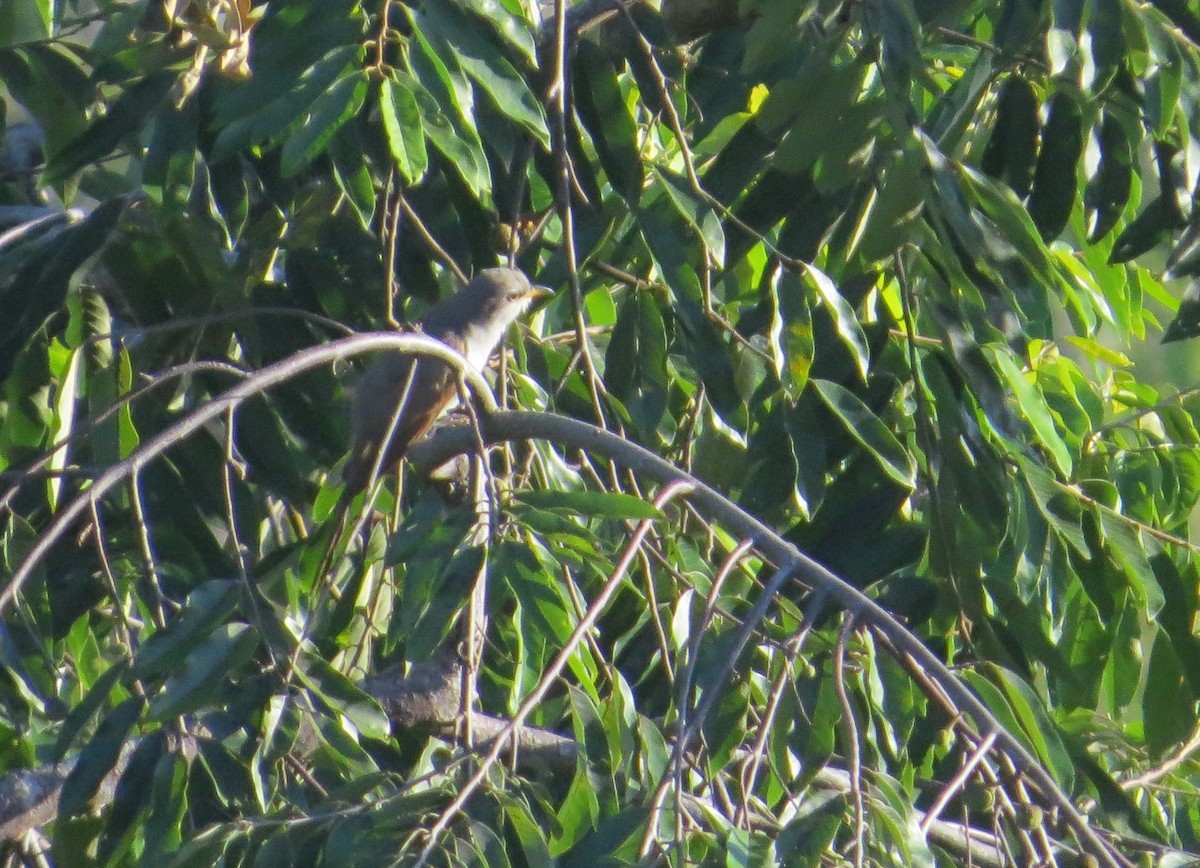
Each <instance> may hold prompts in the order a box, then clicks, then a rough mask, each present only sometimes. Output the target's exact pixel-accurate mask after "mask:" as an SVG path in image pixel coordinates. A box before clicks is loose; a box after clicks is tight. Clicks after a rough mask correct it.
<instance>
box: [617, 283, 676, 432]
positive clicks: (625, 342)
mask: <svg viewBox="0 0 1200 868" xmlns="http://www.w3.org/2000/svg"><path fill="white" fill-rule="evenodd" d="M604 382H605V385H607V386H608V389H609V391H610V392H612V394H613V395H615V396H616V397H617V399H618V400H620V401H621V402H622V403H624V405H625V407H626V409H627V410H628V411H629V415H630V418H631V419H632V420H633V423H634V424H635V425H636V426H637V429H638V432H639V433H640V435H641V438H642V440H643V441H644V442H648V443H650V442H654V441H655V440H656V434H655V432H656V429H657V428H658V423H659V420H661V419H662V416H663V413H664V412H666V409H667V390H668V385H667V332H666V326H665V325H664V323H663V316H662V312H661V311H660V310H659V309H658V302H656V301H655V300H654V297H653V295H651V294H650V293H649V292H642V291H638V290H634V291H631V292H629V293H628V294H627V295H626V296H625V300H624V302H622V304H621V310H620V313H619V315H618V316H617V323H616V326H614V328H613V331H612V339H611V340H610V341H609V344H608V350H607V352H606V353H605V356H604Z"/></svg>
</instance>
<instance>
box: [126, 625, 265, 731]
mask: <svg viewBox="0 0 1200 868" xmlns="http://www.w3.org/2000/svg"><path fill="white" fill-rule="evenodd" d="M259 641H260V639H259V636H258V633H257V631H256V630H252V629H250V627H248V626H247V625H245V624H222V625H221V626H220V627H218V628H217V629H216V630H214V631H213V633H212V634H211V635H210V636H208V637H207V638H206V639H205V640H204V641H203V642H202V643H200V644H199V645H198V646H197V647H196V648H195V649H194V650H193V651H192V652H191V653H190V654H188V656H187V659H186V660H185V661H184V664H183V671H181V672H179V673H177V674H175V675H172V676H171V677H170V678H168V679H167V681H166V684H164V685H163V689H162V691H161V692H160V693H159V694H158V695H157V696H155V697H154V699H153V700H152V701H151V702H150V715H149V716H150V717H151V718H152V719H154V720H159V721H164V720H168V719H169V718H172V717H178V716H179V715H181V714H187V713H188V712H189V711H195V710H196V709H197V708H203V707H204V706H206V705H212V704H215V703H217V702H219V701H220V698H221V688H222V687H223V685H225V684H226V679H228V678H229V677H230V676H231V675H232V674H233V673H234V672H235V671H236V670H237V669H238V667H240V666H242V665H244V664H245V663H246V662H248V661H249V660H250V658H251V657H252V656H254V652H255V649H257V648H258V644H259Z"/></svg>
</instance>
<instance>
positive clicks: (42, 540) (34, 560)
mask: <svg viewBox="0 0 1200 868" xmlns="http://www.w3.org/2000/svg"><path fill="white" fill-rule="evenodd" d="M372 350H395V351H400V352H405V353H414V354H416V355H425V356H432V357H433V358H436V359H438V360H439V361H442V362H445V363H446V364H448V365H453V366H454V367H455V368H457V369H458V370H459V371H460V373H461V374H462V375H463V378H464V379H465V380H466V381H467V382H468V383H469V384H470V386H471V389H472V391H474V392H475V394H476V397H478V398H479V400H480V404H481V405H482V407H483V409H484V410H485V411H487V412H490V411H493V410H495V408H496V401H495V399H494V398H493V397H492V392H491V387H489V386H488V383H487V380H485V379H484V378H483V374H481V373H480V372H479V371H477V370H475V368H474V367H473V366H472V365H471V363H470V362H468V361H467V360H466V359H465V358H463V357H462V356H461V355H459V354H458V353H457V352H455V351H454V350H452V349H450V347H448V346H446V345H445V344H443V343H442V342H441V341H438V340H435V339H434V338H431V337H428V336H426V335H417V334H396V333H394V332H371V333H370V334H365V335H356V336H354V337H350V338H343V339H341V340H338V341H333V342H332V343H328V344H324V345H323V346H319V347H314V348H313V349H311V350H305V351H303V352H300V353H296V354H295V355H293V356H289V357H288V358H286V359H284V360H283V361H281V362H276V363H275V364H274V365H270V366H268V367H266V368H263V369H262V370H261V371H259V372H258V373H257V374H255V375H254V376H252V377H248V378H247V379H246V380H244V381H243V382H241V383H239V384H238V385H237V386H235V387H233V388H232V389H230V390H229V391H227V392H225V393H224V394H222V395H220V396H219V397H217V398H214V399H213V400H211V401H209V402H208V403H207V404H205V405H204V406H203V407H199V408H197V409H196V410H194V411H192V412H191V413H189V414H188V415H187V416H185V417H184V418H183V419H181V420H179V421H178V422H176V423H175V424H174V425H172V426H171V427H169V428H167V429H165V430H163V431H161V432H159V433H158V434H157V435H155V436H154V437H152V438H150V439H149V440H147V441H146V442H145V443H144V444H143V445H142V447H141V448H140V449H138V450H137V451H136V452H134V453H133V454H132V455H130V456H129V457H128V458H127V459H125V460H124V461H122V462H121V463H120V464H114V465H113V466H112V467H111V468H110V469H109V470H107V471H105V472H104V473H103V474H101V475H100V476H98V477H97V478H96V481H95V482H94V483H93V484H92V485H91V487H90V488H88V489H87V491H84V492H81V493H80V494H78V495H76V497H75V499H74V500H72V501H71V503H70V504H69V505H68V506H67V507H66V508H65V509H63V510H62V511H61V512H60V513H59V514H58V515H57V516H55V518H54V521H52V522H51V523H50V526H49V527H48V528H46V530H45V532H44V533H43V534H42V535H41V536H40V537H39V538H38V541H37V543H36V544H35V545H34V546H33V548H32V549H31V550H30V551H29V554H28V555H27V556H26V557H25V560H23V561H22V562H21V564H20V566H18V567H17V569H16V571H15V572H14V573H13V576H12V578H11V579H10V580H9V582H8V585H7V586H5V588H4V590H3V591H0V614H3V612H4V610H5V608H7V607H8V606H9V605H10V604H11V603H12V602H13V600H15V599H16V596H17V593H18V592H19V591H20V590H21V586H22V585H24V584H25V582H26V581H28V579H29V577H30V576H31V575H32V574H33V571H34V570H35V569H36V568H37V566H38V564H39V563H41V561H42V558H44V557H45V556H46V554H47V553H48V552H49V551H50V549H51V548H53V547H54V545H55V543H57V542H58V541H59V540H60V539H62V538H63V537H64V536H65V535H66V534H67V532H68V531H69V530H70V529H71V526H72V525H73V524H74V523H75V520H76V519H77V518H79V516H80V515H81V514H82V513H83V511H84V510H85V509H87V508H88V505H89V504H90V503H95V502H96V501H97V500H99V499H100V498H102V497H103V496H104V495H105V494H107V493H108V492H109V491H110V490H111V489H112V488H113V487H115V486H116V485H118V484H120V483H121V482H123V481H124V480H126V479H128V478H130V477H132V476H134V475H136V474H137V473H138V472H139V471H140V470H141V469H142V468H143V467H145V466H146V465H147V464H149V463H150V462H151V461H153V460H154V459H156V458H158V457H159V456H160V455H162V454H163V453H164V452H166V451H167V450H168V449H170V448H171V447H172V446H173V445H175V444H176V443H177V442H179V441H180V440H183V439H184V438H186V437H188V436H189V435H191V434H193V433H194V432H195V431H196V430H197V429H199V428H201V427H202V426H203V425H205V424H206V423H208V422H209V421H211V420H213V419H217V418H219V417H220V416H222V415H224V414H225V413H228V412H229V411H230V410H231V409H233V408H235V407H237V406H238V405H240V404H241V403H242V402H243V401H245V400H246V399H247V398H252V397H254V396H255V395H258V394H261V393H262V392H265V391H266V390H267V389H270V388H271V387H273V386H277V385H279V384H280V383H283V382H286V381H287V380H290V379H292V378H293V377H296V376H298V375H300V374H302V373H304V372H305V371H308V370H310V369H312V368H317V367H320V366H322V365H327V364H330V363H331V362H336V361H340V360H342V359H346V358H349V357H351V356H356V355H360V354H362V353H367V352H371V351H372Z"/></svg>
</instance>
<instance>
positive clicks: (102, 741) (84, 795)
mask: <svg viewBox="0 0 1200 868" xmlns="http://www.w3.org/2000/svg"><path fill="white" fill-rule="evenodd" d="M145 705H146V701H145V700H144V699H142V697H140V696H133V697H130V698H129V699H126V700H125V701H124V702H122V703H121V704H120V705H118V706H117V707H116V708H114V709H113V710H112V711H110V712H109V713H108V715H107V716H106V717H105V718H104V720H102V721H101V722H100V726H99V727H97V729H96V733H95V734H94V735H93V736H92V737H91V739H89V740H88V743H87V745H85V746H84V748H83V750H82V751H81V752H80V754H79V758H78V759H77V760H76V761H75V767H74V768H72V769H71V773H70V774H69V775H67V779H66V780H65V781H64V782H63V788H62V795H61V796H60V797H59V802H58V812H59V814H60V815H62V816H64V817H69V816H72V815H74V814H78V813H81V812H82V811H84V810H85V809H86V808H87V806H88V803H89V802H90V801H91V800H92V796H94V795H96V792H97V791H98V790H99V789H100V784H101V783H102V782H103V780H104V778H105V777H107V776H108V773H109V772H110V771H112V769H113V766H115V765H116V764H117V759H118V758H119V757H120V755H121V749H122V748H123V747H124V746H125V742H126V740H127V739H128V738H129V733H130V732H131V731H132V730H133V726H134V724H135V723H137V722H138V718H140V717H141V716H142V709H143V708H144V707H145Z"/></svg>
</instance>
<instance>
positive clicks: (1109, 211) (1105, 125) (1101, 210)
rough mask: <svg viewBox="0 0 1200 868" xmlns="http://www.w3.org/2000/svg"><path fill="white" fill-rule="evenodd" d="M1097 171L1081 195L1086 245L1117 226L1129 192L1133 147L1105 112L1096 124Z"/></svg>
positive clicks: (1115, 121)
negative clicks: (1085, 220)
mask: <svg viewBox="0 0 1200 868" xmlns="http://www.w3.org/2000/svg"><path fill="white" fill-rule="evenodd" d="M1099 142H1100V168H1099V169H1098V170H1097V172H1096V174H1095V175H1094V176H1093V177H1092V179H1091V180H1090V181H1089V182H1088V185H1087V188H1086V189H1085V190H1084V194H1083V204H1084V207H1085V208H1087V211H1088V214H1087V222H1088V243H1089V244H1095V243H1096V242H1097V241H1098V240H1100V239H1101V238H1103V237H1104V236H1106V235H1107V234H1108V233H1109V232H1111V231H1112V230H1113V228H1114V227H1115V226H1116V225H1117V221H1118V220H1120V219H1121V215H1122V214H1123V213H1124V212H1125V206H1126V205H1127V204H1128V203H1129V195H1130V192H1131V191H1132V189H1133V148H1132V146H1131V145H1130V142H1129V135H1128V134H1127V133H1126V132H1125V125H1124V124H1122V123H1121V121H1120V120H1118V119H1117V117H1116V115H1114V114H1112V113H1110V112H1105V114H1104V120H1103V121H1101V123H1100V135H1099Z"/></svg>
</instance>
